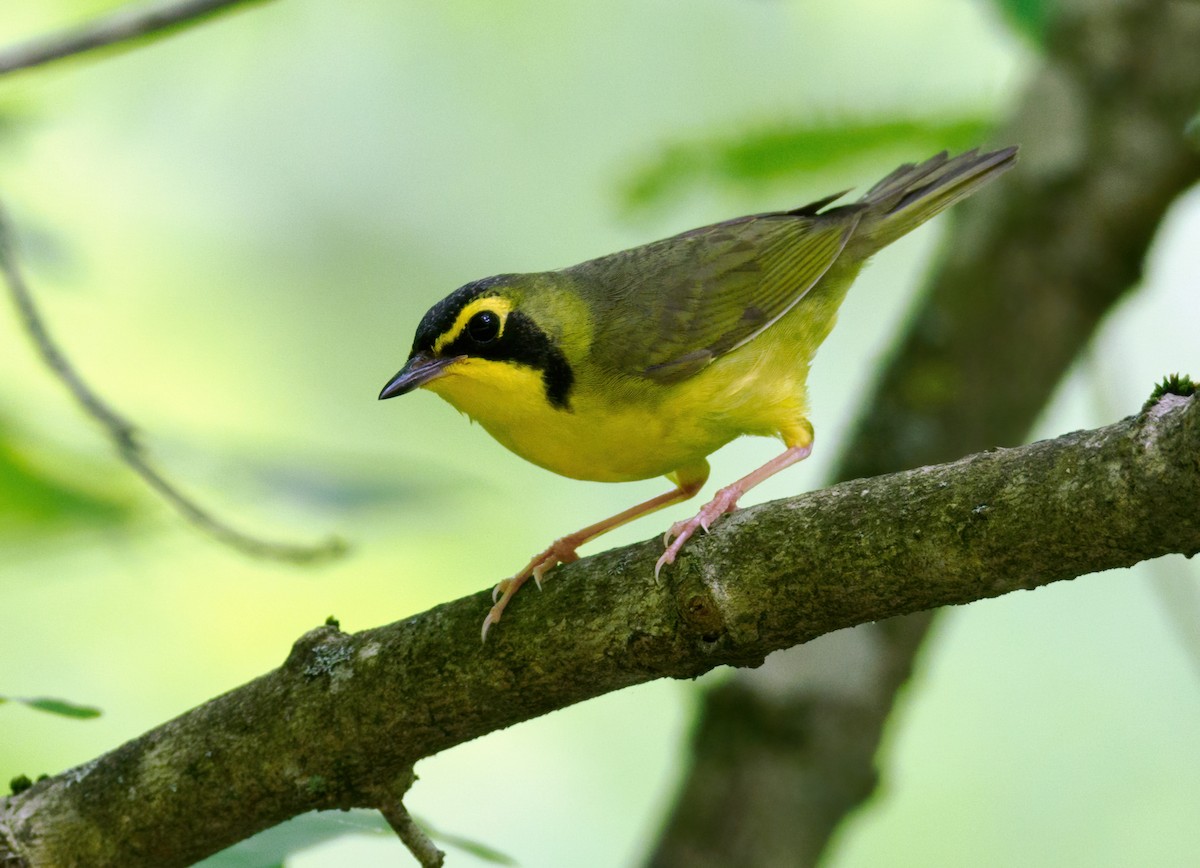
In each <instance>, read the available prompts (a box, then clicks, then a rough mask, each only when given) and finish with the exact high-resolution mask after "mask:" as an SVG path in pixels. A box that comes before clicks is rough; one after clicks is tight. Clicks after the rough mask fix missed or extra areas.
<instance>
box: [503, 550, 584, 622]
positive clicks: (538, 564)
mask: <svg viewBox="0 0 1200 868" xmlns="http://www.w3.org/2000/svg"><path fill="white" fill-rule="evenodd" d="M575 546H576V543H575V542H574V541H573V540H572V539H571V538H570V537H563V538H562V539H557V540H555V541H554V542H553V543H552V544H551V545H550V547H549V548H548V549H546V550H545V551H544V552H542V553H541V554H540V555H538V556H537V557H535V558H534V559H533V560H531V561H530V562H529V563H528V564H526V565H525V569H523V570H521V572H519V573H517V574H516V575H515V576H513V577H512V578H508V579H501V580H500V582H498V583H497V585H496V587H494V588H492V608H491V611H489V612H488V613H487V617H486V618H484V619H483V629H482V631H481V635H482V639H483V641H484V642H487V634H488V630H489V629H491V626H492V625H493V624H496V623H498V622H499V621H500V616H501V615H502V614H503V613H504V607H505V606H507V605H508V601H509V600H511V599H512V598H513V597H514V596H515V595H516V593H517V591H519V590H520V589H521V585H523V584H525V583H526V582H527V581H529V580H530V579H533V583H534V584H535V585H537V586H538V590H539V591H540V590H541V589H542V580H543V579H544V578H545V576H546V573H548V572H550V570H552V569H554V568H555V567H556V566H558V565H559V564H569V563H571V561H577V560H579V555H577V554H576V553H575Z"/></svg>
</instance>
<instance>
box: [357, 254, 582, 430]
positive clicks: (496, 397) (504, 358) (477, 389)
mask: <svg viewBox="0 0 1200 868" xmlns="http://www.w3.org/2000/svg"><path fill="white" fill-rule="evenodd" d="M544 283H545V277H544V276H543V275H521V274H502V275H499V276H498V277H489V278H486V279H484V280H479V281H475V282H474V283H468V284H467V285H466V286H462V287H459V288H458V289H456V290H455V291H454V292H452V293H450V295H448V296H446V297H445V298H444V299H442V300H441V301H439V302H438V303H437V304H435V305H434V306H433V307H431V308H430V309H429V310H428V311H427V312H426V314H425V316H424V317H422V318H421V322H420V324H419V325H418V326H417V333H416V336H415V337H414V338H413V345H412V351H411V352H410V353H409V355H408V361H407V362H405V364H404V367H403V368H401V369H400V371H399V373H397V374H396V376H394V377H392V379H391V380H389V381H388V383H387V385H386V386H384V387H383V391H382V392H380V393H379V397H380V399H381V400H382V399H384V398H394V397H396V396H397V395H403V394H405V393H407V392H411V391H412V390H413V389H417V388H420V387H426V388H428V389H429V390H430V391H432V392H436V393H438V394H439V395H441V396H442V397H443V398H445V399H446V400H447V401H449V402H450V403H451V404H453V405H455V406H456V407H458V408H459V409H461V410H464V411H465V412H467V413H469V414H471V415H472V416H477V417H478V416H480V415H485V414H481V413H479V412H477V411H476V408H477V407H479V406H480V404H481V402H482V403H484V404H487V403H490V402H491V401H497V402H500V401H504V400H508V399H511V398H514V397H522V398H525V399H529V398H531V397H532V396H530V395H529V394H528V393H529V392H531V391H540V396H541V397H542V398H544V400H545V401H546V402H548V403H549V404H550V405H551V406H552V407H555V408H557V409H567V408H569V405H570V395H571V387H572V385H573V384H574V380H575V377H574V374H573V373H572V370H571V365H570V364H569V362H568V361H567V357H566V355H565V354H564V352H563V347H562V346H561V340H562V330H561V328H559V326H558V318H557V317H556V316H555V315H554V314H555V308H554V307H553V306H551V307H547V305H545V304H543V303H539V302H538V298H539V297H540V296H543V295H545V294H546V289H547V287H546V286H545V285H543V284H544Z"/></svg>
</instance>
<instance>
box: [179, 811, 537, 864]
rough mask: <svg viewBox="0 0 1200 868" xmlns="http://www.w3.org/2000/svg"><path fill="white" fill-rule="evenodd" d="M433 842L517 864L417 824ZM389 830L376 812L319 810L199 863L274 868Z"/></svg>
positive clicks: (459, 837)
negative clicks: (338, 842)
mask: <svg viewBox="0 0 1200 868" xmlns="http://www.w3.org/2000/svg"><path fill="white" fill-rule="evenodd" d="M417 822H418V823H419V825H420V826H421V827H422V828H423V829H424V830H425V833H426V834H427V835H429V837H430V838H432V839H433V840H434V841H435V842H436V843H438V844H440V845H443V846H446V847H452V848H454V849H456V850H461V851H462V852H463V853H469V854H470V855H472V856H474V857H475V858H476V859H479V860H480V861H481V862H484V863H486V864H490V865H516V864H517V861H516V860H515V859H513V858H512V857H511V856H509V855H507V854H505V853H501V852H500V851H499V850H496V849H494V848H492V847H489V846H488V845H486V844H482V843H480V842H479V841H475V840H472V839H471V838H467V837H464V836H462V835H453V834H448V833H446V832H442V831H439V830H438V829H435V828H433V827H432V826H431V825H430V824H429V823H428V822H426V821H425V820H423V819H421V820H418V821H417ZM393 834H394V833H393V832H392V830H391V829H390V828H389V827H388V824H387V823H386V822H385V821H384V819H383V817H382V815H380V814H379V813H378V812H376V811H364V810H353V811H321V812H316V813H312V814H304V815H303V816H300V817H296V818H294V819H292V820H288V821H287V822H286V823H281V824H280V825H278V826H275V827H274V828H272V829H268V830H267V831H265V832H261V833H260V834H258V835H255V836H254V837H253V838H250V839H248V840H245V841H242V842H240V843H238V844H235V845H234V846H232V847H229V848H228V849H226V850H222V851H221V852H220V853H218V854H217V855H215V856H211V857H209V858H208V859H205V860H204V861H203V862H201V863H200V864H201V865H202V866H203V868H274V866H276V865H283V864H284V862H285V861H286V860H287V857H288V856H290V855H292V854H293V853H297V852H299V851H301V850H306V849H308V848H309V847H314V846H316V845H318V844H323V843H325V842H327V841H332V840H334V839H336V838H341V837H343V836H346V835H366V836H372V837H383V838H391V837H392V836H393Z"/></svg>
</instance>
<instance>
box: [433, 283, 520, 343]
mask: <svg viewBox="0 0 1200 868" xmlns="http://www.w3.org/2000/svg"><path fill="white" fill-rule="evenodd" d="M481 310H490V311H493V312H495V313H498V314H500V335H503V334H504V326H505V325H506V324H507V323H508V313H509V311H511V310H512V302H511V301H509V300H508V299H507V298H502V297H501V296H498V295H488V296H484V297H483V298H477V299H475V300H474V301H472V302H470V303H469V304H466V305H463V309H462V310H460V311H459V312H458V316H457V317H456V318H455V320H454V325H452V326H450V328H448V329H446V330H445V331H444V332H442V334H441V336H440V337H439V338H438V339H437V340H436V341H434V342H433V354H434V355H435V356H436V355H438V354H439V353H441V351H442V348H443V347H445V346H446V345H447V344H452V343H454V341H456V340H458V336H459V335H461V334H462V331H463V329H465V328H466V327H467V323H468V322H470V320H471V317H473V316H475V314H477V313H479V312H480V311H481ZM497 337H499V335H498V336H497Z"/></svg>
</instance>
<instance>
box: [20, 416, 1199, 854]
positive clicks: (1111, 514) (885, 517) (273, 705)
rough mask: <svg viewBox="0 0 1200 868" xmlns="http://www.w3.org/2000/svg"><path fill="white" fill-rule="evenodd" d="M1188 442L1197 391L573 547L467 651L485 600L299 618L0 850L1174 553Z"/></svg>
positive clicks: (398, 771) (437, 744)
mask: <svg viewBox="0 0 1200 868" xmlns="http://www.w3.org/2000/svg"><path fill="white" fill-rule="evenodd" d="M1197 455H1200V398H1197V397H1191V398H1182V397H1177V396H1173V395H1170V396H1167V397H1165V398H1164V399H1163V400H1162V401H1160V402H1159V403H1158V404H1156V405H1155V406H1154V407H1153V408H1151V410H1150V411H1149V412H1147V413H1143V414H1142V415H1140V416H1137V417H1131V418H1129V419H1126V420H1125V421H1123V422H1121V423H1118V424H1116V425H1113V426H1110V427H1108V428H1104V429H1100V430H1098V431H1087V432H1076V433H1074V434H1070V435H1067V436H1065V437H1061V438H1059V439H1057V440H1052V441H1044V442H1041V443H1036V444H1033V445H1031V446H1026V447H1021V448H1018V449H1011V450H998V451H993V452H988V453H982V454H979V455H975V456H971V457H968V458H965V459H962V460H960V461H958V462H955V463H954V464H949V465H944V466H939V467H925V468H920V469H917V470H913V471H908V472H904V473H899V474H894V475H891V476H886V477H877V478H874V479H870V480H858V481H854V482H849V483H844V484H842V485H838V486H835V487H833V488H829V489H825V490H823V491H818V492H813V493H811V494H808V495H804V496H801V497H797V498H793V499H790V500H785V501H779V502H776V503H772V504H766V505H764V506H761V507H754V508H751V509H747V510H745V511H744V512H741V513H738V514H737V515H734V516H732V517H730V518H729V519H727V520H726V521H724V522H722V524H721V525H719V527H718V528H717V529H715V530H714V533H712V534H711V535H710V536H707V537H705V538H704V539H702V540H698V541H696V543H695V545H694V546H693V547H691V548H690V549H688V551H687V553H686V555H685V556H683V557H682V558H681V559H680V561H679V562H678V563H677V564H676V565H675V568H674V569H673V570H672V574H671V576H670V578H669V580H668V581H667V582H665V583H663V584H662V585H659V584H656V583H655V581H654V578H653V574H654V571H653V564H654V560H655V558H656V557H657V555H658V552H659V549H660V545H659V543H658V541H657V540H654V541H650V542H646V543H642V544H639V545H635V546H630V547H627V548H623V549H617V550H613V551H610V552H605V553H603V554H600V555H597V556H595V557H591V558H587V559H586V560H583V561H580V562H578V563H576V564H572V565H569V566H567V567H565V568H563V569H562V570H561V572H560V574H559V576H558V577H557V578H556V580H555V581H554V582H553V583H551V584H550V585H548V586H547V588H546V591H545V593H542V594H530V595H527V596H522V597H520V598H518V599H517V600H516V601H515V602H514V604H513V607H512V610H511V614H510V617H508V618H506V619H505V621H504V624H503V629H501V630H498V631H496V635H495V636H493V637H491V638H492V640H493V641H489V643H488V644H487V645H486V646H482V647H481V646H480V644H479V642H478V629H477V628H478V621H479V615H480V613H481V612H483V611H485V610H486V609H487V608H488V605H489V604H488V599H489V597H488V593H487V592H483V593H480V594H476V595H474V596H471V597H467V598H464V599H461V600H458V601H455V602H453V603H447V604H444V605H442V606H438V607H436V608H434V609H432V610H430V611H429V612H426V613H424V614H422V615H419V616H416V617H414V618H411V619H408V620H406V621H402V622H398V623H396V624H392V625H389V626H387V627H382V628H378V629H374V630H367V631H364V632H361V633H357V634H354V635H347V634H344V633H341V632H340V631H339V630H338V629H337V628H336V627H332V626H327V627H322V628H318V629H316V630H313V631H311V632H310V633H308V634H306V635H305V636H304V637H302V638H301V639H300V640H299V641H298V642H297V643H296V645H295V647H294V648H293V649H292V653H291V655H290V656H289V657H288V659H287V661H286V662H285V663H284V664H283V666H282V667H281V668H279V669H277V670H275V671H274V672H271V673H268V674H266V675H264V676H262V677H260V678H258V679H257V680H255V681H253V682H251V683H249V684H247V685H245V686H243V687H241V688H238V689H236V690H234V691H231V692H230V693H227V694H225V695H223V696H220V697H218V698H216V699H214V700H212V701H211V702H208V703H206V704H204V705H202V706H200V707H199V708H196V709H194V710H193V711H191V712H188V713H187V714H185V715H183V716H181V717H179V718H177V719H175V720H173V721H171V722H169V723H166V724H164V725H163V726H161V727H159V728H158V729H155V730H153V731H151V732H149V733H147V734H146V735H144V736H142V737H140V738H138V739H135V740H134V741H131V742H129V743H127V744H125V745H123V746H122V747H120V748H118V749H117V750H115V751H113V752H111V753H109V754H106V755H104V756H102V757H100V758H98V759H96V760H94V761H92V762H90V763H86V764H85V765H83V766H80V767H77V768H75V769H71V770H69V771H67V772H64V773H62V774H60V775H58V776H56V777H54V778H50V779H47V780H44V781H41V782H39V783H37V784H35V785H34V786H33V787H32V788H30V789H29V790H26V791H25V792H23V793H21V794H19V795H16V796H12V797H9V798H8V799H5V800H4V801H2V802H0V862H3V860H4V859H5V858H9V859H11V860H15V861H16V863H17V864H28V865H71V864H86V865H122V866H131V868H132V866H139V865H153V866H168V865H183V864H188V863H190V862H192V861H195V860H196V859H199V858H201V857H203V856H205V855H208V854H210V853H212V852H215V851H217V850H220V849H222V848H224V847H226V846H228V845H230V844H232V843H234V842H236V841H238V840H241V839H243V838H246V837H248V836H249V835H251V834H253V833H255V832H257V831H260V830H262V829H264V828H268V827H270V826H272V825H274V824H276V823H278V822H280V821H282V820H284V819H287V818H289V817H292V816H296V815H298V814H300V813H304V812H306V811H311V810H314V809H329V808H346V807H355V806H357V807H375V808H381V807H385V805H384V804H383V801H381V800H391V799H394V798H395V784H396V781H397V780H400V779H402V778H403V777H404V776H405V775H407V774H408V773H409V770H410V769H411V767H412V765H413V763H414V762H415V761H417V760H419V759H420V758H422V757H426V756H430V755H432V754H434V753H437V752H439V751H442V750H445V749H446V748H449V747H451V746H453V745H456V744H461V743H462V742H464V741H467V740H469V739H473V738H476V737H478V736H480V735H484V734H485V733H488V732H492V731H495V730H497V729H500V728H503V727H506V726H509V725H511V724H513V723H517V722H519V721H523V720H528V719H530V718H533V717H536V716H538V715H541V714H545V713H546V712H548V711H552V710H554V709H557V708H562V707H564V706H566V705H570V704H572V703H575V702H580V701H582V700H585V699H588V698H592V697H595V696H598V695H601V694H603V693H607V692H610V691H613V690H618V689H620V688H622V687H627V686H629V685H633V684H639V683H643V682H646V681H650V680H652V679H656V678H662V677H675V678H687V677H693V676H695V675H698V674H700V673H702V672H705V671H707V670H709V669H711V668H713V667H715V666H718V665H722V664H731V665H758V664H759V663H761V662H762V660H763V658H764V657H765V656H766V655H767V654H768V653H770V652H772V651H774V650H776V649H780V648H785V647H789V646H792V645H795V644H796V643H798V642H804V641H807V640H809V639H812V638H814V637H816V636H820V635H822V634H824V633H827V632H829V631H831V630H837V629H841V628H843V627H848V626H851V625H854V624H860V623H865V622H869V621H873V620H877V619H880V618H885V617H889V616H894V615H898V614H904V613H908V612H914V611H920V610H923V609H926V608H929V607H932V606H940V605H948V604H956V603H965V602H969V601H972V600H976V599H982V598H985V597H992V596H997V595H999V594H1003V593H1006V592H1008V591H1012V590H1016V589H1020V588H1034V587H1037V586H1039V585H1042V584H1046V583H1048V582H1053V581H1058V580H1062V579H1067V578H1071V577H1074V576H1077V575H1081V574H1083V573H1086V572H1091V571H1095V570H1102V569H1109V568H1112V567H1118V566H1127V565H1129V564H1132V563H1135V562H1137V561H1140V560H1142V559H1145V558H1150V557H1157V556H1159V555H1162V554H1166V553H1169V552H1183V553H1185V554H1192V553H1194V552H1196V551H1200V525H1197V523H1196V522H1195V521H1194V518H1195V514H1196V510H1197V507H1198V505H1200V461H1197V459H1196V456H1197ZM564 625H566V626H565V627H564ZM381 793H382V794H386V795H384V796H381V795H380V794H381Z"/></svg>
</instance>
